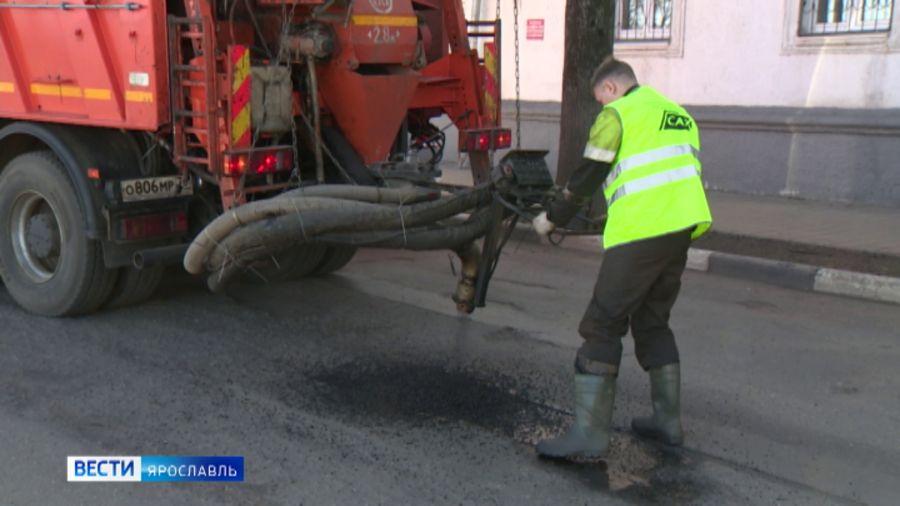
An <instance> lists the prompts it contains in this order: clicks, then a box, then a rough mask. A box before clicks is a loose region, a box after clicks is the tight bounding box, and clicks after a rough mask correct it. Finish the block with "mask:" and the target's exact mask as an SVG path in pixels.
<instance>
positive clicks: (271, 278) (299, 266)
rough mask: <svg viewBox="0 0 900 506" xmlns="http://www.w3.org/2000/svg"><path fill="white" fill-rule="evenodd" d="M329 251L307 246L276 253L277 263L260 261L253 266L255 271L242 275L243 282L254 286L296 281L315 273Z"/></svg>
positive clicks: (323, 247)
mask: <svg viewBox="0 0 900 506" xmlns="http://www.w3.org/2000/svg"><path fill="white" fill-rule="evenodd" d="M327 250H328V248H327V247H325V246H319V245H306V246H300V247H298V248H294V249H289V250H285V251H282V252H280V253H276V254H275V261H272V260H271V259H265V260H260V261H259V262H257V263H256V264H254V265H253V270H250V269H247V270H245V271H244V272H243V273H242V274H241V280H242V281H244V282H247V283H252V284H258V283H266V282H275V283H277V282H282V281H296V280H298V279H300V278H303V277H305V276H308V275H309V274H311V273H312V272H313V271H315V270H316V269H317V268H318V267H319V265H320V264H321V263H322V259H323V258H324V257H325V254H326V252H327ZM276 261H277V265H276ZM254 271H255V272H254Z"/></svg>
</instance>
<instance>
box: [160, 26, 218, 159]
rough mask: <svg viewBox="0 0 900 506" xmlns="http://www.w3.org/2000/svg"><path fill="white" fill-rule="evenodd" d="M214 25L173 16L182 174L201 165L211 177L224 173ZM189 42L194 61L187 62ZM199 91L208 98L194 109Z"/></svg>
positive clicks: (172, 70) (176, 139) (172, 69)
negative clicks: (194, 101) (186, 48)
mask: <svg viewBox="0 0 900 506" xmlns="http://www.w3.org/2000/svg"><path fill="white" fill-rule="evenodd" d="M211 23H212V18H211V16H209V17H207V16H205V15H204V16H200V17H185V18H181V17H175V16H169V62H170V63H169V82H170V83H171V97H172V100H171V107H172V134H173V148H174V151H175V153H174V154H175V163H176V165H178V168H179V170H181V171H182V173H185V172H187V171H188V170H190V166H200V167H199V168H201V169H204V170H206V171H207V172H208V173H210V174H218V173H219V172H220V171H221V156H220V149H219V111H218V103H219V97H218V90H217V86H216V80H217V78H218V73H217V58H216V52H215V47H216V46H215V40H214V39H213V36H212V33H213V32H212V31H211V30H210V29H209V28H210V27H211V26H212V24H211ZM185 42H190V45H191V47H192V48H193V53H194V58H192V59H191V60H186V55H185V54H184V47H185V46H184V44H185ZM198 58H199V60H198ZM195 90H202V92H203V96H204V97H205V98H206V100H205V102H206V105H205V106H204V107H202V108H200V110H195V109H194V108H193V102H192V100H191V98H192V97H193V96H194V95H195V94H194V91H195Z"/></svg>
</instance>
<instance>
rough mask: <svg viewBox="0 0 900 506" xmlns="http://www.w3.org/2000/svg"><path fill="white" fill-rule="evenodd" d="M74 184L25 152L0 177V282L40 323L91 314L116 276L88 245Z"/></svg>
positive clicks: (49, 157)
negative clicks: (43, 318) (44, 319)
mask: <svg viewBox="0 0 900 506" xmlns="http://www.w3.org/2000/svg"><path fill="white" fill-rule="evenodd" d="M81 207H82V204H81V203H80V202H79V201H78V198H77V196H76V194H75V190H74V188H73V185H72V183H71V182H70V180H69V177H68V176H67V174H66V170H65V168H64V167H63V165H62V163H60V161H59V160H58V159H57V158H56V156H54V155H53V153H52V152H50V151H40V152H33V153H26V154H24V155H21V156H19V157H17V158H15V159H13V160H12V161H11V162H9V164H8V165H7V166H6V168H5V169H4V170H3V172H2V173H0V275H2V277H3V282H4V284H5V285H6V289H7V290H8V291H9V294H10V295H11V296H12V298H13V299H15V301H16V302H18V303H19V305H21V306H22V307H23V308H25V309H26V310H28V311H30V312H32V313H36V314H40V315H45V316H74V315H79V314H86V313H90V312H92V311H95V310H96V309H97V308H99V307H100V306H101V305H102V304H103V302H104V301H105V300H106V298H107V296H108V295H109V293H110V291H111V290H112V288H113V284H114V283H115V280H116V272H115V271H112V270H109V269H107V268H106V267H105V266H104V265H103V253H102V251H101V246H100V244H99V243H98V242H97V241H95V240H92V239H88V237H87V234H86V231H85V227H84V221H83V218H82V216H84V212H83V211H82V209H81Z"/></svg>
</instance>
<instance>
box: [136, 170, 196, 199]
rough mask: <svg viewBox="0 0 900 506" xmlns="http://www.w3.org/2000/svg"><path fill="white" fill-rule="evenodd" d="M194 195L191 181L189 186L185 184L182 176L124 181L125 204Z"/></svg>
mask: <svg viewBox="0 0 900 506" xmlns="http://www.w3.org/2000/svg"><path fill="white" fill-rule="evenodd" d="M193 194H194V188H193V186H192V185H191V183H190V180H188V183H187V184H184V180H183V179H182V178H181V177H180V176H166V177H150V178H145V179H129V180H127V181H122V200H123V201H124V202H135V201H139V200H155V199H167V198H173V197H184V196H186V195H193Z"/></svg>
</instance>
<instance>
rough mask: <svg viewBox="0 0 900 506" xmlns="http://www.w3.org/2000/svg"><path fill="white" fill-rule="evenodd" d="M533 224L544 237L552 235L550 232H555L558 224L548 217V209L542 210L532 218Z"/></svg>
mask: <svg viewBox="0 0 900 506" xmlns="http://www.w3.org/2000/svg"><path fill="white" fill-rule="evenodd" d="M531 226H532V227H534V230H535V231H536V232H537V233H538V234H539V235H541V236H544V237H546V236H548V235H550V232H553V230H554V229H555V228H556V225H554V224H553V222H552V221H550V220H549V219H548V218H547V211H544V212H542V213H541V214H539V215H537V217H536V218H535V219H533V220H531Z"/></svg>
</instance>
